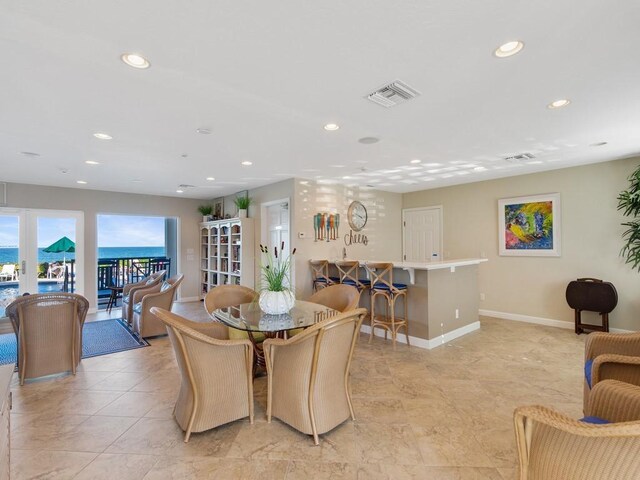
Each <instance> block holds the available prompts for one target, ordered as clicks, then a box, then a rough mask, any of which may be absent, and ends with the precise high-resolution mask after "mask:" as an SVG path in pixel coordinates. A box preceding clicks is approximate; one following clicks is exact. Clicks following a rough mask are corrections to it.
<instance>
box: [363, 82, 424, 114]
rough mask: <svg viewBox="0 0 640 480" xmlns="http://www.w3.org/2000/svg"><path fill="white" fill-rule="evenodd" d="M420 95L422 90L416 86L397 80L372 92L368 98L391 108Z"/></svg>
mask: <svg viewBox="0 0 640 480" xmlns="http://www.w3.org/2000/svg"><path fill="white" fill-rule="evenodd" d="M418 95H420V92H418V91H417V90H416V89H415V88H412V87H410V86H409V85H407V84H406V83H404V82H401V81H400V80H396V81H395V82H391V83H389V84H387V85H385V86H384V87H381V88H379V89H377V90H376V91H375V92H372V93H370V94H369V95H367V97H366V98H368V99H369V100H371V101H372V102H373V103H377V104H378V105H381V106H383V107H385V108H389V107H393V106H395V105H398V104H400V103H404V102H406V101H408V100H411V99H412V98H416V97H417V96H418Z"/></svg>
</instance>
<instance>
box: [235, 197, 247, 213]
mask: <svg viewBox="0 0 640 480" xmlns="http://www.w3.org/2000/svg"><path fill="white" fill-rule="evenodd" d="M234 203H235V204H236V208H237V209H238V217H239V218H247V210H249V205H251V197H236V199H235V200H234Z"/></svg>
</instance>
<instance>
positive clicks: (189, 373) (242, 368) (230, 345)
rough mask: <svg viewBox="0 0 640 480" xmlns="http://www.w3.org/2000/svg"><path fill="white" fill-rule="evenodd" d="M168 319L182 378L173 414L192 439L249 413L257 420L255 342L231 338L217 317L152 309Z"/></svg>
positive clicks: (250, 418)
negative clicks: (214, 319)
mask: <svg viewBox="0 0 640 480" xmlns="http://www.w3.org/2000/svg"><path fill="white" fill-rule="evenodd" d="M151 313H153V314H154V315H155V316H156V317H157V318H159V319H160V320H161V321H162V322H163V323H164V324H165V325H166V329H167V332H168V333H169V338H170V340H171V344H172V345H173V350H174V353H175V355H176V361H177V362H178V368H179V369H180V375H181V377H182V381H181V384H180V393H179V394H178V399H177V401H176V406H175V408H174V411H173V414H174V417H175V419H176V422H178V425H180V428H181V429H182V430H183V431H184V432H185V437H184V441H185V442H188V441H189V438H190V437H191V434H192V433H197V432H203V431H205V430H210V429H212V428H215V427H218V426H220V425H223V424H225V423H229V422H233V421H235V420H239V419H241V418H245V417H249V420H250V421H251V423H253V346H252V345H251V342H250V341H249V340H228V336H227V329H226V328H225V327H224V325H222V324H220V323H217V322H206V323H205V322H192V321H190V320H187V319H186V318H183V317H181V316H179V315H176V314H175V313H171V312H169V311H167V310H164V309H162V308H157V307H153V308H152V309H151Z"/></svg>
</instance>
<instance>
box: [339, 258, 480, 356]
mask: <svg viewBox="0 0 640 480" xmlns="http://www.w3.org/2000/svg"><path fill="white" fill-rule="evenodd" d="M378 261H382V260H375V262H378ZM486 261H487V259H486V258H464V259H456V260H443V261H439V262H429V263H426V262H425V263H418V262H391V263H393V266H394V268H393V282H394V283H404V284H406V285H407V286H408V289H409V291H408V294H407V308H408V310H409V337H410V339H409V340H410V342H411V344H412V345H415V346H418V347H422V348H434V347H437V346H439V345H442V344H444V343H447V342H449V341H451V340H453V339H454V338H458V337H460V336H462V335H465V334H467V333H469V332H472V331H474V330H477V329H479V328H480V321H479V315H478V308H479V301H480V293H479V291H478V268H479V266H480V264H481V263H483V262H486ZM387 262H388V261H387ZM330 263H331V261H330ZM365 263H374V261H373V260H370V261H368V262H361V263H360V265H361V267H362V268H361V269H360V278H365V274H366V270H365V269H364V264H365ZM370 302H371V301H370V299H369V295H368V294H367V293H366V291H365V292H363V294H362V297H361V299H360V306H362V307H365V308H367V309H370V307H371V303H370ZM402 303H403V302H402V301H400V302H398V303H397V304H396V315H397V316H399V317H404V311H403V305H402ZM378 305H379V307H378V308H381V307H380V306H381V305H382V304H381V303H379V304H378ZM377 311H379V310H377ZM363 331H366V332H367V333H368V332H369V331H370V328H369V318H366V319H365V321H364V323H363ZM375 333H376V335H381V336H384V330H382V329H376V332H375ZM398 340H399V341H400V342H406V339H405V337H404V335H402V334H399V335H398Z"/></svg>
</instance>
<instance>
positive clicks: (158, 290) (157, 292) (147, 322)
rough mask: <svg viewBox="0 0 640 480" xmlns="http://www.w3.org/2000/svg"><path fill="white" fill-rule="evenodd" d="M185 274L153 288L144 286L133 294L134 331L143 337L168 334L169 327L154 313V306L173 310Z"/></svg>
mask: <svg viewBox="0 0 640 480" xmlns="http://www.w3.org/2000/svg"><path fill="white" fill-rule="evenodd" d="M183 278H184V275H176V276H174V277H171V278H169V279H168V280H166V281H164V282H162V284H159V285H156V286H154V287H151V288H143V289H142V290H138V291H137V292H135V293H134V294H133V302H134V304H133V321H132V324H133V331H134V332H136V333H137V334H138V335H140V336H141V337H142V338H147V337H155V336H158V335H166V334H167V329H166V328H165V326H164V323H162V322H161V321H160V320H159V319H158V318H157V317H156V316H155V315H154V314H153V313H151V308H152V307H159V308H164V309H165V310H171V307H172V305H173V300H174V299H175V296H176V291H177V290H178V287H179V286H180V283H182V279H183Z"/></svg>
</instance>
